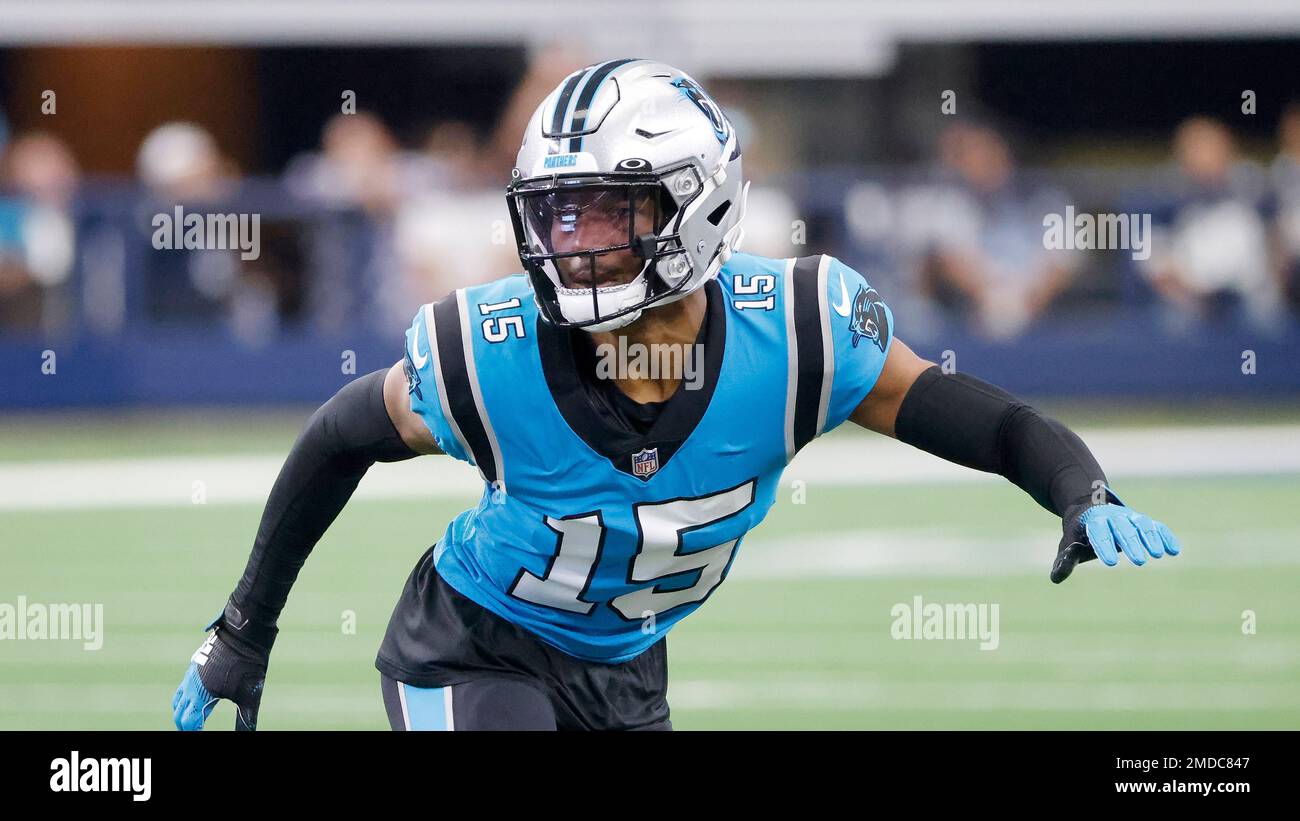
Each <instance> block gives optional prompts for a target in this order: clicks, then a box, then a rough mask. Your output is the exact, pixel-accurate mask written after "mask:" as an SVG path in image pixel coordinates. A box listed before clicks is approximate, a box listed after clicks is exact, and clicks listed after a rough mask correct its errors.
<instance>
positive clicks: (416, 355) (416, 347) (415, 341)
mask: <svg viewBox="0 0 1300 821" xmlns="http://www.w3.org/2000/svg"><path fill="white" fill-rule="evenodd" d="M411 364H413V365H415V369H416V370H417V371H418V370H422V369H423V368H424V366H425V365H427V364H429V357H428V355H427V354H426V355H424V356H421V355H420V332H419V331H418V330H417V331H416V332H415V333H414V334H412V335H411Z"/></svg>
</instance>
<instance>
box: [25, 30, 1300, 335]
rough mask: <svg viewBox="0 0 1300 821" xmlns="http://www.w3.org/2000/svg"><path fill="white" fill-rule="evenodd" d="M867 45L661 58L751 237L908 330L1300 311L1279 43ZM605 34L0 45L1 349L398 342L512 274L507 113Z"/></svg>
mask: <svg viewBox="0 0 1300 821" xmlns="http://www.w3.org/2000/svg"><path fill="white" fill-rule="evenodd" d="M471 40H472V38H471ZM623 50H625V51H631V52H636V51H637V50H638V48H637V47H634V46H633V44H628V45H627V46H626V48H624V49H623ZM886 51H887V54H886V56H885V57H882V58H881V59H878V60H867V61H866V62H867V63H868V64H869V65H867V66H866V67H862V66H848V67H845V66H837V65H831V66H830V67H826V66H816V65H814V66H809V67H806V68H804V69H802V70H801V69H799V68H797V67H796V68H795V69H793V70H792V69H790V67H789V65H786V66H785V67H780V66H778V67H776V68H772V69H768V70H764V69H763V68H762V67H761V66H741V67H739V68H737V67H735V66H732V67H731V68H728V67H726V66H720V65H719V62H718V61H715V62H713V63H711V64H707V63H706V64H705V65H703V66H702V67H700V68H699V69H697V68H696V67H695V66H693V65H691V64H689V63H687V64H684V65H683V67H684V68H685V69H687V70H688V71H693V72H694V73H695V74H696V76H697V79H699V80H700V81H701V82H702V83H703V84H704V86H705V87H706V89H709V90H710V91H711V93H712V94H713V96H714V97H715V98H716V99H717V100H718V102H719V103H720V104H721V105H722V107H723V108H724V110H726V111H727V113H728V114H729V116H730V117H731V118H732V120H733V122H734V123H735V125H736V127H737V130H738V132H739V135H740V140H741V145H742V148H743V151H744V156H745V169H746V173H747V175H748V176H749V177H750V178H751V179H752V180H753V183H754V184H753V189H752V193H751V197H750V202H749V210H748V213H747V218H746V219H747V230H746V239H745V246H744V250H746V251H749V252H752V253H758V254H763V255H769V256H777V257H784V256H792V255H801V254H807V253H819V252H826V253H831V254H834V255H836V256H838V257H840V258H841V259H843V260H845V261H846V262H848V263H849V264H851V265H853V266H855V267H857V268H858V269H859V270H861V271H863V273H864V274H866V276H867V277H868V279H869V280H871V281H872V283H873V284H874V285H875V286H876V287H877V289H878V290H880V292H881V293H882V294H883V295H884V296H885V298H886V299H887V300H888V301H889V302H890V303H891V305H892V306H893V308H894V311H895V313H896V315H898V316H899V321H900V323H901V324H900V332H902V333H904V335H905V336H906V337H908V338H909V339H910V340H916V341H917V342H918V343H920V344H922V345H925V344H933V345H936V346H941V345H943V344H944V343H945V341H947V340H949V339H952V338H963V339H965V338H969V339H974V340H983V341H985V342H988V343H990V344H1004V345H1014V344H1015V343H1016V341H1017V340H1022V339H1028V338H1030V337H1032V336H1033V335H1034V334H1036V333H1037V334H1040V335H1041V334H1045V335H1047V336H1049V337H1050V336H1051V335H1052V334H1056V335H1057V336H1060V335H1061V334H1069V333H1073V332H1074V330H1075V329H1080V328H1085V329H1089V332H1090V333H1091V334H1093V336H1097V335H1098V334H1100V335H1101V336H1102V337H1109V338H1114V339H1127V340H1129V341H1130V342H1132V341H1135V340H1136V341H1140V340H1143V339H1146V338H1150V337H1158V338H1161V339H1166V340H1171V341H1173V343H1174V344H1176V343H1177V340H1180V339H1188V338H1198V337H1204V336H1206V335H1213V334H1218V333H1228V332H1231V333H1239V334H1240V333H1244V334H1247V335H1254V336H1257V337H1259V338H1263V339H1273V340H1277V339H1284V338H1289V337H1290V336H1292V335H1294V334H1296V333H1297V328H1300V40H1296V39H1276V38H1256V39H1249V38H1246V39H1237V40H1230V41H1208V40H1207V41H1205V42H1203V43H1201V44H1200V45H1199V46H1198V47H1197V48H1196V49H1191V48H1189V47H1187V42H1186V41H1181V42H1159V41H1152V42H1133V41H1104V40H1101V41H1096V40H1086V39H1085V40H1084V41H1080V40H1079V39H1071V38H1068V37H1067V38H1062V39H1061V40H1060V41H1059V42H1052V41H1047V42H1044V41H1043V40H1042V38H1033V41H1032V42H1028V43H1024V42H1003V43H997V42H994V43H988V42H984V43H973V42H936V43H925V42H913V43H907V44H902V45H898V46H895V47H893V48H891V49H888V50H886ZM606 56H608V55H607V54H606V53H605V51H603V50H601V49H599V48H594V47H592V46H591V44H590V43H587V44H583V43H576V44H575V43H573V42H567V43H561V42H560V41H548V42H546V43H541V44H539V43H533V44H523V45H500V44H484V43H475V42H464V43H446V42H442V43H437V44H430V45H428V46H418V45H410V44H373V45H369V44H348V45H346V46H338V47H320V46H312V45H310V44H304V45H289V46H285V45H267V44H255V43H254V44H234V45H220V46H212V45H203V46H201V47H195V46H169V45H165V44H163V45H118V44H112V45H102V44H97V45H75V44H42V45H36V46H33V45H23V44H14V45H11V46H9V47H3V48H0V346H3V345H4V344H6V343H5V342H4V340H10V341H11V342H12V341H14V340H17V341H19V342H20V343H22V344H30V343H32V342H33V341H35V342H37V343H40V344H52V343H53V341H58V340H66V339H69V338H75V339H85V338H93V339H101V340H103V339H115V338H117V339H120V338H129V339H132V340H136V341H140V340H144V341H145V342H150V341H153V340H161V341H166V340H170V339H176V338H178V336H183V335H185V334H197V333H202V334H205V335H206V336H205V337H204V338H205V339H208V340H214V339H215V340H221V344H223V345H225V344H228V345H230V346H232V348H233V349H237V350H243V351H247V350H258V349H265V348H267V347H269V346H271V345H273V344H274V343H275V342H276V341H283V340H285V339H298V340H303V339H334V338H338V337H340V336H347V335H350V334H351V335H355V334H358V333H366V334H373V335H376V336H388V337H392V338H395V339H400V334H401V332H402V330H403V329H404V328H405V327H406V325H407V324H408V323H409V321H410V317H411V316H412V315H413V313H414V311H415V309H416V307H417V306H418V305H419V304H421V303H423V302H427V301H430V300H433V299H436V298H438V297H440V296H442V295H444V294H446V293H447V292H449V291H450V290H452V289H454V288H458V287H461V286H464V285H468V284H472V283H475V282H481V281H486V280H490V279H494V278H497V277H500V276H503V275H506V274H510V273H513V272H516V271H517V270H519V267H518V259H517V256H516V252H515V246H514V237H513V233H512V231H511V228H510V221H509V217H508V213H507V210H506V204H505V197H504V187H505V183H506V181H507V180H508V178H509V172H510V169H511V167H512V165H513V159H514V155H515V152H516V150H517V147H518V144H519V140H520V136H521V133H522V130H523V128H524V125H525V123H526V121H527V118H528V116H529V115H530V114H531V112H532V110H533V108H534V107H535V106H536V105H537V103H538V102H539V101H540V100H541V99H542V97H543V96H544V95H545V94H546V93H547V91H548V90H549V89H550V88H552V87H553V86H554V85H556V84H557V83H558V82H560V80H562V79H563V77H564V76H565V75H566V74H567V73H569V72H570V71H572V70H574V69H575V68H577V67H580V66H582V65H584V64H586V63H589V62H592V61H593V60H596V59H599V58H604V57H606ZM671 56H672V55H666V57H669V58H670V57H671ZM791 62H792V61H789V60H787V61H786V63H787V64H789V63H791ZM50 92H53V93H52V94H51V93H50ZM178 205H179V206H183V207H184V209H185V210H186V211H187V212H198V213H256V214H259V215H260V229H261V237H260V239H261V242H260V245H261V253H260V256H259V257H258V258H257V259H251V260H244V259H241V258H240V255H239V252H238V251H237V250H157V249H155V248H154V247H153V245H152V243H151V237H152V235H153V233H154V230H155V228H154V225H153V224H152V219H153V217H154V216H155V215H157V214H160V213H171V212H172V210H173V208H175V207H176V206H178ZM1067 209H1070V210H1069V211H1067ZM1068 213H1079V214H1083V213H1088V214H1126V215H1127V214H1132V215H1135V216H1137V217H1138V218H1139V220H1140V218H1141V217H1142V216H1143V215H1147V216H1149V219H1150V225H1151V226H1152V235H1151V236H1149V237H1143V238H1142V239H1143V241H1144V242H1145V243H1146V250H1145V251H1144V252H1143V253H1135V252H1134V250H1133V249H1132V248H1124V249H1082V250H1080V249H1075V250H1065V249H1050V248H1048V247H1046V245H1045V242H1044V237H1045V231H1046V229H1045V226H1044V220H1045V218H1046V217H1048V215H1053V214H1055V215H1061V216H1062V217H1065V216H1066V215H1067V214H1068ZM1067 228H1068V229H1069V230H1072V227H1070V226H1067ZM903 329H905V330H903ZM1225 329H1227V330H1225ZM0 353H3V351H0ZM0 358H2V357H0Z"/></svg>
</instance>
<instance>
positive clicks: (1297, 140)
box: [1272, 101, 1300, 314]
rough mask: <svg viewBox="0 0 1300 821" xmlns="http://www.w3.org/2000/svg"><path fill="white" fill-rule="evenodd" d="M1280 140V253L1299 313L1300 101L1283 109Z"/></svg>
mask: <svg viewBox="0 0 1300 821" xmlns="http://www.w3.org/2000/svg"><path fill="white" fill-rule="evenodd" d="M1278 143H1279V149H1280V150H1279V152H1278V155H1277V159H1276V160H1274V161H1273V168H1272V178H1273V179H1272V182H1273V196H1274V199H1275V202H1276V209H1277V210H1276V215H1277V223H1276V224H1277V245H1278V256H1279V257H1280V260H1281V262H1280V267H1281V269H1282V278H1283V287H1284V290H1285V292H1286V298H1287V301H1288V302H1289V304H1290V306H1291V310H1292V311H1293V312H1295V313H1296V314H1300V101H1297V102H1294V103H1291V105H1289V106H1287V107H1286V109H1285V110H1284V111H1283V112H1282V120H1281V122H1280V123H1279V124H1278Z"/></svg>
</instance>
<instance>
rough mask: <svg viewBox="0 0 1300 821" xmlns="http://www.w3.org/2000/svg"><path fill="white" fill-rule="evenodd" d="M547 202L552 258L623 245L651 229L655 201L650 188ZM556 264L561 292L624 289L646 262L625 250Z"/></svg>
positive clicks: (553, 197) (565, 196) (599, 191)
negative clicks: (622, 287) (550, 215)
mask: <svg viewBox="0 0 1300 821" xmlns="http://www.w3.org/2000/svg"><path fill="white" fill-rule="evenodd" d="M548 199H551V203H550V208H551V214H552V219H551V223H550V242H551V251H552V253H557V254H566V253H572V252H575V251H592V250H596V249H600V248H608V247H610V246H617V245H627V244H628V242H629V239H630V238H631V237H638V236H641V235H642V234H646V233H650V232H652V231H654V230H655V228H656V226H655V221H656V218H657V211H658V209H657V205H656V203H657V199H656V197H655V194H654V192H653V190H652V189H649V188H608V189H595V190H591V189H588V190H585V191H572V192H561V193H555V194H551V195H549V197H548ZM629 224H630V225H631V231H630V232H629ZM555 263H556V267H557V268H558V269H559V272H560V280H561V281H562V282H563V283H564V286H565V287H566V288H593V287H597V288H599V287H604V286H608V285H623V284H626V283H628V282H631V281H632V280H633V279H635V278H636V276H637V274H639V273H640V272H641V269H642V268H643V267H644V266H645V260H643V259H642V258H641V257H639V256H637V255H636V254H634V253H633V252H632V250H631V249H630V248H620V249H618V250H613V251H605V252H602V253H596V254H587V255H582V256H573V257H564V258H561V259H557V260H556V261H555Z"/></svg>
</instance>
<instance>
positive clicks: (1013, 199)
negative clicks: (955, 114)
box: [897, 122, 1078, 338]
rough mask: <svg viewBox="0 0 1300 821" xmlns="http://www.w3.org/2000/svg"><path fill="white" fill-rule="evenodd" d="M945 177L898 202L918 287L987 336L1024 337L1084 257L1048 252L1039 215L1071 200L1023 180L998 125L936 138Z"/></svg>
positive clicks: (958, 129)
mask: <svg viewBox="0 0 1300 821" xmlns="http://www.w3.org/2000/svg"><path fill="white" fill-rule="evenodd" d="M939 161H940V168H939V180H938V181H937V183H934V184H930V185H924V186H920V187H915V188H911V189H908V190H906V191H904V192H903V194H902V195H901V197H900V200H899V203H898V216H897V225H898V226H899V241H900V242H901V244H902V246H903V248H904V255H905V256H906V257H909V258H911V259H912V260H914V265H915V267H916V272H917V273H916V287H917V288H918V290H919V291H920V292H921V293H922V294H924V295H926V296H927V297H929V298H930V299H931V300H932V301H933V302H934V303H935V304H937V305H939V306H941V307H942V308H944V309H947V310H948V311H950V312H953V313H957V314H964V315H967V316H969V317H970V318H971V319H972V320H973V321H974V323H975V324H976V327H977V328H978V329H979V330H980V331H981V332H982V333H984V334H986V335H988V336H992V337H998V338H1005V337H1010V336H1014V335H1016V334H1018V333H1019V332H1020V331H1022V330H1023V329H1024V328H1025V327H1026V326H1027V325H1029V323H1031V322H1032V321H1033V320H1034V319H1035V318H1036V317H1038V316H1039V315H1040V314H1041V313H1042V312H1043V311H1044V310H1045V309H1047V307H1048V306H1049V305H1051V304H1052V302H1053V300H1054V299H1055V298H1056V297H1057V295H1058V294H1060V293H1061V291H1062V290H1063V289H1064V288H1065V287H1066V286H1067V285H1068V284H1069V282H1070V280H1071V278H1072V276H1073V274H1074V271H1075V269H1076V267H1077V265H1078V255H1077V254H1072V253H1070V252H1066V251H1049V250H1047V249H1046V248H1045V247H1044V243H1043V218H1044V216H1045V215H1046V214H1048V213H1060V212H1062V210H1063V209H1064V207H1065V206H1066V204H1067V198H1066V197H1065V196H1064V195H1063V194H1061V193H1059V192H1053V191H1046V190H1036V189H1033V188H1031V187H1029V186H1028V185H1026V184H1025V183H1024V182H1023V181H1021V180H1018V179H1017V177H1016V173H1015V166H1014V164H1013V161H1012V157H1011V149H1010V146H1008V144H1007V141H1006V140H1005V139H1004V138H1003V137H1002V135H1001V134H999V133H998V132H997V131H996V130H994V129H993V128H992V127H990V126H987V125H983V124H976V123H967V122H963V123H957V124H954V125H952V126H951V127H949V128H948V130H947V131H946V132H945V133H944V134H943V135H942V136H941V137H940V140H939Z"/></svg>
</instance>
